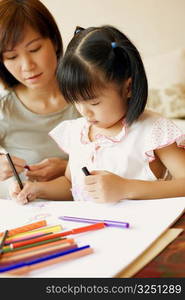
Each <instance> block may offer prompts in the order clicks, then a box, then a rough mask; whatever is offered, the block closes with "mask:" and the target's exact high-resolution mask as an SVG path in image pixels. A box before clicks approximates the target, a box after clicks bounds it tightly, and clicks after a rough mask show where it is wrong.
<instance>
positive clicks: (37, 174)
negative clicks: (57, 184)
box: [25, 157, 67, 181]
mask: <svg viewBox="0 0 185 300" xmlns="http://www.w3.org/2000/svg"><path fill="white" fill-rule="evenodd" d="M66 166H67V160H64V159H61V158H59V157H50V158H47V159H44V160H43V161H41V162H40V163H38V164H34V165H30V166H29V167H30V170H29V171H27V172H26V173H25V175H26V176H27V177H28V178H29V180H32V181H34V180H37V181H49V180H52V179H55V178H57V177H59V176H62V175H64V173H65V169H66Z"/></svg>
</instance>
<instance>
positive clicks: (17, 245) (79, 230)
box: [4, 223, 105, 252]
mask: <svg viewBox="0 0 185 300" xmlns="http://www.w3.org/2000/svg"><path fill="white" fill-rule="evenodd" d="M104 227H105V224H104V223H96V224H93V225H89V226H83V227H79V228H74V229H72V230H69V231H64V232H60V233H55V234H49V235H47V236H43V237H39V238H35V239H32V240H30V241H24V242H15V243H12V244H10V245H9V246H8V247H9V248H10V249H16V248H20V247H23V246H26V245H29V244H34V243H39V242H42V241H47V240H49V239H54V238H59V237H64V236H67V235H70V234H78V233H83V232H86V231H91V230H97V229H102V228H104ZM4 250H5V252H6V249H5V248H4Z"/></svg>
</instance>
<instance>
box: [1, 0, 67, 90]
mask: <svg viewBox="0 0 185 300" xmlns="http://www.w3.org/2000/svg"><path fill="white" fill-rule="evenodd" d="M27 25H29V26H31V27H32V29H34V30H35V31H36V32H38V33H40V35H41V36H42V37H43V38H49V39H50V40H51V41H52V43H53V45H54V46H55V48H56V55H57V59H58V60H59V58H60V57H61V56H62V55H63V44H62V38H61V35H60V31H59V29H58V26H57V24H56V22H55V20H54V18H53V16H52V15H51V13H50V12H49V10H48V9H47V8H46V7H45V6H44V4H43V3H42V2H41V1H39V0H1V1H0V79H2V81H3V82H4V84H5V85H7V86H9V87H13V86H15V85H17V84H18V83H19V81H17V79H16V78H15V77H14V76H13V75H12V74H11V73H10V72H9V71H8V70H7V69H6V67H5V66H4V63H3V52H4V51H5V50H6V49H7V48H8V47H11V48H12V49H13V47H15V45H16V44H17V43H18V42H20V41H21V40H22V38H24V36H23V35H24V28H25V26H27Z"/></svg>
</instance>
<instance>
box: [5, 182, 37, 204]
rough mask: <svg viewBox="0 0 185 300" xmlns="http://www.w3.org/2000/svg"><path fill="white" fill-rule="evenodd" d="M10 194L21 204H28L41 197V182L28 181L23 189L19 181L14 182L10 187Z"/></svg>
mask: <svg viewBox="0 0 185 300" xmlns="http://www.w3.org/2000/svg"><path fill="white" fill-rule="evenodd" d="M9 195H10V197H11V198H12V199H13V200H16V202H17V203H19V204H27V203H28V202H31V201H34V200H35V199H37V198H39V195H40V184H39V182H30V181H26V182H25V183H24V188H23V189H22V190H21V189H20V187H19V185H18V183H17V182H13V183H11V184H10V187H9Z"/></svg>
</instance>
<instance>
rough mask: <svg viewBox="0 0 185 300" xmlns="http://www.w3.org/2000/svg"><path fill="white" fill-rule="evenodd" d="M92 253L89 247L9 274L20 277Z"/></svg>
mask: <svg viewBox="0 0 185 300" xmlns="http://www.w3.org/2000/svg"><path fill="white" fill-rule="evenodd" d="M91 253H93V249H92V248H91V247H88V248H85V249H81V250H79V251H75V252H72V253H69V254H67V255H64V256H61V257H57V258H54V259H52V260H48V261H44V262H42V263H39V264H35V265H32V266H26V267H23V268H19V269H15V270H12V271H9V272H8V274H10V275H15V276H16V275H19V276H20V275H25V274H28V273H29V272H31V271H34V270H38V269H40V268H45V267H48V266H50V265H53V264H57V263H62V262H64V261H68V260H71V259H77V258H80V257H82V256H85V255H88V254H91Z"/></svg>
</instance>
